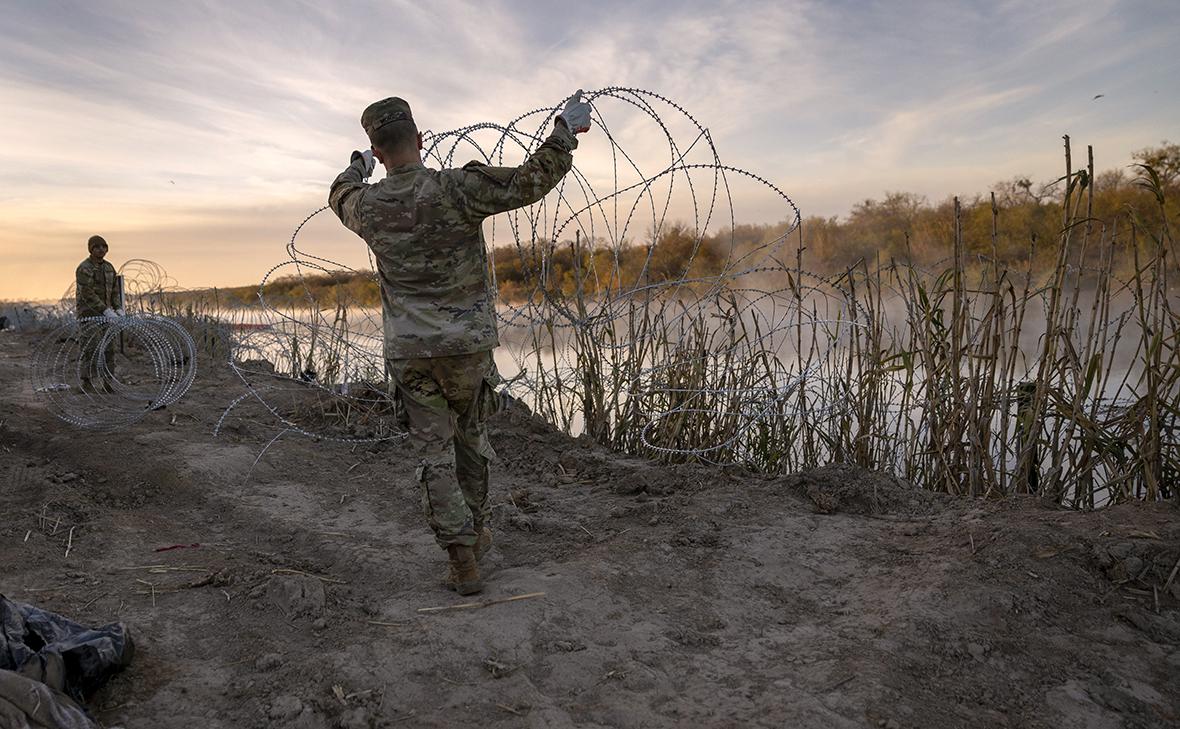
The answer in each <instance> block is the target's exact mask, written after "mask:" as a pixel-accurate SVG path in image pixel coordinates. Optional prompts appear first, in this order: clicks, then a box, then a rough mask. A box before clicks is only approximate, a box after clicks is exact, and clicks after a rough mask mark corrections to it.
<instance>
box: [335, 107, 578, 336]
mask: <svg viewBox="0 0 1180 729" xmlns="http://www.w3.org/2000/svg"><path fill="white" fill-rule="evenodd" d="M577 146H578V142H577V139H576V138H575V137H574V135H573V133H572V132H570V131H569V130H568V129H567V128H566V127H565V126H564V125H563V124H557V125H556V128H555V130H554V132H553V134H551V135H550V136H549V138H548V139H546V140H545V142H544V143H543V144H542V145H541V146H540V147H539V148H538V149H537V151H536V152H534V153H533V154H532V156H530V157H529V158H528V159H527V160H526V161H525V162H524V164H522V165H521V166H520V167H489V166H487V165H484V164H480V163H479V162H470V163H468V164H467V165H465V166H464V167H462V168H461V169H448V170H432V169H428V168H427V167H425V166H423V165H422V164H409V165H403V166H400V167H395V168H393V169H391V170H389V171H388V173H387V174H386V176H385V178H384V179H382V180H380V181H378V182H376V183H374V184H371V185H366V184H364V183H363V182H362V176H363V175H364V162H363V161H361V160H359V159H358V160H357V161H355V162H353V163H352V164H351V165H349V166H348V168H347V169H345V170H344V172H341V173H340V175H339V176H338V177H337V178H336V180H335V181H334V182H333V183H332V188H331V192H330V193H329V195H328V204H329V205H330V206H331V207H332V210H333V211H335V213H336V215H337V216H338V217H339V218H340V221H341V222H342V223H344V225H345V227H347V228H348V229H349V230H351V231H353V232H354V233H356V234H357V235H359V236H360V237H361V238H363V239H364V241H365V243H367V244H368V245H369V248H371V249H372V251H373V254H374V257H375V258H376V259H377V273H378V275H379V277H380V280H381V308H382V314H383V320H384V328H385V357H386V358H387V359H418V358H424V357H444V356H451V355H459V354H469V353H472V352H480V351H485V350H490V349H493V348H494V347H496V345H498V344H499V335H498V334H497V330H496V311H495V295H494V292H493V291H492V286H491V279H490V272H489V270H488V256H487V249H486V247H485V244H484V238H483V230H482V226H481V223H482V222H483V220H484V218H487V217H489V216H491V215H495V214H496V213H501V212H504V211H506V210H512V209H514V208H519V207H522V206H525V205H530V204H532V203H534V202H536V201H538V200H540V199H541V198H543V197H544V196H545V194H546V193H547V192H549V190H551V189H553V187H554V186H556V185H557V183H558V182H559V181H560V180H561V178H562V177H563V176H564V175H565V174H566V173H567V172H568V171H569V169H570V167H571V166H572V164H573V157H572V155H571V154H570V152H571V151H572V150H574V149H575V148H576V147H577Z"/></svg>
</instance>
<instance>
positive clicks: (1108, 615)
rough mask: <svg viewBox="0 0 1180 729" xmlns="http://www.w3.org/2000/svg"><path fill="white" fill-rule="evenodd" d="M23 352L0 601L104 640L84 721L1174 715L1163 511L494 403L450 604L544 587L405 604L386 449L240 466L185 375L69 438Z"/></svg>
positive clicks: (987, 721) (434, 586)
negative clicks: (606, 445) (592, 429)
mask: <svg viewBox="0 0 1180 729" xmlns="http://www.w3.org/2000/svg"><path fill="white" fill-rule="evenodd" d="M34 342H35V339H34V337H33V336H32V335H26V334H15V333H12V332H5V333H0V514H2V515H3V519H2V520H0V592H2V593H3V594H5V595H7V596H8V597H10V598H12V599H15V600H19V601H23V602H29V603H34V604H36V605H39V606H41V607H44V608H47V609H50V610H54V611H56V612H60V613H63V614H65V615H67V616H69V617H71V618H73V619H75V620H78V621H81V622H84V623H89V624H102V623H107V622H111V621H116V620H119V621H124V622H126V623H127V624H128V625H129V626H130V627H131V629H132V630H133V631H134V635H135V637H136V640H137V653H136V656H135V660H134V662H133V663H132V665H131V666H130V668H129V669H128V670H126V671H125V672H124V673H122V674H120V675H118V676H117V677H116V678H114V679H113V680H112V681H111V682H110V683H109V684H108V685H107V686H106V687H105V688H104V689H102V690H100V691H99V692H98V693H97V694H96V695H95V696H93V697H91V699H90V703H89V705H90V707H91V709H92V711H93V713H94V715H95V716H96V717H97V719H98V720H99V721H100V722H101V723H102V724H103V725H105V726H121V727H125V728H126V729H159V728H161V727H200V728H202V729H216V728H225V729H230V728H234V729H238V728H241V727H272V726H282V727H303V728H306V729H313V728H317V727H344V728H345V729H362V728H364V727H402V726H414V727H419V726H420V727H455V726H463V725H480V726H496V727H499V726H503V727H681V726H684V727H745V726H766V727H784V726H790V727H837V728H841V727H880V726H884V727H930V728H931V729H934V728H939V729H941V728H943V727H1089V728H1093V729H1100V728H1106V727H1110V728H1114V727H1162V726H1178V725H1180V680H1177V678H1176V677H1177V675H1180V577H1178V576H1177V575H1176V572H1177V569H1176V565H1177V563H1178V562H1180V519H1178V517H1180V510H1178V509H1177V507H1176V506H1175V505H1174V504H1134V505H1129V506H1120V507H1116V508H1112V509H1108V510H1105V511H1101V512H1098V513H1074V512H1069V511H1063V510H1059V509H1056V508H1052V507H1049V506H1046V505H1044V504H1042V503H1040V502H1038V501H1035V500H1032V499H1019V500H1012V501H1006V502H1003V503H998V502H985V501H973V500H962V499H951V498H947V497H938V496H934V495H931V494H927V493H924V492H920V491H915V490H913V489H912V488H910V487H909V486H908V485H907V484H906V483H904V482H902V481H899V480H898V479H895V478H893V477H892V476H887V475H882V474H875V473H871V472H867V471H863V470H860V469H857V468H854V467H851V466H843V465H833V466H828V467H826V468H822V469H819V470H817V471H813V472H810V473H805V474H795V475H791V476H788V477H781V478H764V477H759V476H755V475H750V474H748V473H744V472H742V471H739V470H736V469H723V468H714V467H706V466H698V465H692V466H675V467H664V466H659V465H655V464H652V463H649V462H646V461H643V460H640V459H635V458H628V457H622V456H619V455H617V454H614V453H611V452H609V451H606V450H604V449H602V448H600V447H598V446H596V445H594V444H593V443H591V442H589V441H588V440H587V439H571V438H568V437H566V436H564V435H562V434H560V433H557V432H555V431H553V430H552V429H551V428H549V427H547V426H546V425H545V424H544V423H542V422H539V421H538V420H535V419H533V418H532V417H531V416H529V415H528V414H527V413H523V412H520V411H509V412H506V413H502V414H500V415H498V416H497V417H496V419H495V422H494V424H493V445H494V447H495V449H496V451H497V452H498V453H499V456H500V460H499V462H498V463H497V464H495V467H494V470H493V497H492V499H493V503H494V504H495V507H494V520H493V527H494V530H495V538H496V546H495V549H494V550H493V551H492V553H491V554H490V555H489V556H488V558H487V561H486V564H485V568H484V573H485V581H486V589H485V592H484V593H483V594H482V595H480V596H479V599H480V600H496V599H499V598H507V597H512V596H519V595H528V594H531V593H543V595H539V596H535V597H530V598H527V599H521V600H517V601H513V602H503V603H499V604H494V605H489V606H486V607H482V608H475V609H460V610H447V611H437V612H420V609H421V608H434V607H446V606H454V605H457V604H460V603H464V602H468V601H469V599H468V598H459V597H457V596H456V595H454V593H450V592H448V591H446V590H445V589H443V587H442V586H441V577H442V574H443V571H444V553H443V552H442V551H441V550H440V549H439V548H438V547H437V546H436V545H435V543H434V542H433V540H432V538H431V536H430V534H429V532H428V530H427V528H426V526H425V524H424V521H423V518H422V517H421V515H420V513H419V501H418V498H419V497H418V493H417V492H416V489H415V485H414V481H413V472H414V467H415V463H414V461H413V458H412V457H411V455H410V453H409V452H408V451H407V450H406V449H405V448H404V447H403V446H401V445H397V444H382V445H375V446H373V445H364V446H352V445H345V444H340V443H334V442H330V441H327V440H320V441H315V440H311V439H308V438H303V437H298V436H294V435H292V434H286V435H284V436H283V437H281V438H279V439H278V440H277V441H275V442H274V443H273V444H272V445H271V446H270V447H269V448H268V449H266V450H265V452H264V453H263V448H264V446H266V445H267V443H268V442H270V441H271V440H272V439H273V438H274V437H275V435H276V434H278V433H279V431H280V428H276V427H275V426H274V424H273V423H272V422H271V421H270V420H269V419H268V418H267V417H266V414H265V412H264V411H262V409H261V408H258V407H256V406H250V405H248V404H244V405H243V406H242V407H241V408H240V409H238V410H235V411H234V414H233V415H232V416H231V418H230V419H228V420H227V428H226V429H225V430H224V431H223V432H222V434H221V435H220V437H218V438H214V437H213V436H212V431H213V427H214V424H215V423H216V421H217V419H218V418H219V417H220V416H221V414H222V411H223V409H224V408H225V406H226V405H227V404H229V402H230V401H231V400H233V398H235V397H237V396H238V395H239V394H241V392H242V390H241V387H240V384H238V383H237V382H236V380H235V379H234V378H233V377H232V375H231V374H230V373H229V372H228V371H226V369H225V368H224V366H218V365H216V364H213V363H209V362H202V363H201V372H200V375H199V377H198V379H197V383H196V385H195V386H194V388H193V390H192V391H191V392H190V393H189V394H188V395H187V396H186V397H185V398H184V399H183V400H182V401H181V402H180V403H178V404H176V405H174V406H172V407H170V408H168V409H167V410H163V411H159V412H153V413H150V414H149V416H148V417H147V418H145V419H144V420H142V421H141V422H139V423H137V424H136V425H134V426H132V427H128V428H125V429H123V430H120V431H118V432H113V433H98V432H88V431H80V430H76V429H74V428H72V427H70V426H67V425H66V424H64V423H62V422H60V421H58V420H57V419H56V418H54V417H53V416H52V415H51V414H50V413H48V412H47V411H46V410H45V409H44V407H43V406H42V404H41V403H40V402H39V401H38V399H37V397H36V396H35V395H34V393H32V392H31V390H30V389H29V387H28V385H27V384H26V381H25V377H26V375H27V368H28V362H29V354H30V350H31V347H32V345H33V343H34ZM260 453H262V455H261V457H259V455H260ZM170 547H175V548H172V549H166V548H170ZM161 550H164V551H161Z"/></svg>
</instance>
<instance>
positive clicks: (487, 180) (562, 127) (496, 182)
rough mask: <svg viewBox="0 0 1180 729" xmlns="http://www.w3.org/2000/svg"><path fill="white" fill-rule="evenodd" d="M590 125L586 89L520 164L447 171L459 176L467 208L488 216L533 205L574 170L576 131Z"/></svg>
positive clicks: (570, 101) (473, 165)
mask: <svg viewBox="0 0 1180 729" xmlns="http://www.w3.org/2000/svg"><path fill="white" fill-rule="evenodd" d="M588 129H590V105H589V104H587V103H586V102H584V101H582V90H581V89H579V90H578V91H577V93H575V94H574V95H573V96H571V97H570V98H569V99H568V100H567V101H566V104H565V108H564V109H563V110H562V112H561V114H559V115H558V117H557V119H556V121H555V122H554V124H553V133H552V134H550V135H549V138H548V139H546V140H545V142H544V143H542V144H541V146H540V147H538V148H537V151H535V152H533V154H532V155H531V156H530V157H529V158H528V159H527V160H525V162H524V164H522V165H521V166H519V167H490V166H488V165H485V164H481V163H479V162H469V163H468V164H467V165H465V166H464V167H463V168H462V169H459V170H448V171H447V172H446V173H445V174H447V175H448V176H453V177H457V180H456V181H457V182H458V187H459V190H460V192H461V194H462V196H463V198H464V201H465V203H466V207H467V211H468V213H469V214H470V215H472V216H473V217H476V218H486V217H488V216H490V215H495V214H496V213H502V212H504V211H506V210H513V209H515V208H519V207H524V206H525V205H531V204H533V203H535V202H537V201H538V200H540V199H541V198H543V197H545V194H546V193H548V192H549V191H550V190H552V189H553V188H554V187H556V186H557V183H558V182H560V181H561V178H562V177H564V176H565V174H566V173H567V172H569V171H570V167H572V166H573V163H574V158H573V155H572V154H571V152H573V150H575V149H577V148H578V139H577V137H576V136H575V135H576V134H581V133H582V132H585V131H587V130H588Z"/></svg>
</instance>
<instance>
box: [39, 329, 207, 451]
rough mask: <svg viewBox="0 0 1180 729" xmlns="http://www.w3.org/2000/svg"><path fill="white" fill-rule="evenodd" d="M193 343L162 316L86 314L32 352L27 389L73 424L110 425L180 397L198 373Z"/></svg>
mask: <svg viewBox="0 0 1180 729" xmlns="http://www.w3.org/2000/svg"><path fill="white" fill-rule="evenodd" d="M196 360H197V355H196V345H195V344H194V342H193V338H192V336H191V335H190V334H189V333H188V331H186V330H185V329H184V328H183V327H182V326H180V324H178V323H177V322H176V321H174V320H172V319H168V318H165V317H160V316H154V315H147V316H121V317H111V318H107V317H101V316H100V317H87V318H83V319H80V320H77V321H68V322H66V323H64V324H61V325H59V326H57V327H56V328H54V329H52V330H50V331H49V333H48V334H47V335H46V336H45V337H44V338H43V339H42V340H41V343H40V344H39V346H38V347H37V349H36V351H35V352H34V356H33V366H32V368H31V379H32V387H33V392H34V393H36V394H37V396H38V397H39V398H40V399H41V401H42V402H43V403H45V405H46V407H47V408H48V409H49V410H50V411H51V412H53V413H54V414H55V415H56V416H57V417H59V418H61V419H62V420H64V421H65V422H67V423H70V424H71V425H75V426H77V427H79V428H86V429H93V430H114V429H117V428H121V427H124V426H127V425H130V424H132V423H134V422H136V421H137V420H139V419H141V418H143V417H144V416H145V415H146V414H147V413H149V412H151V411H153V410H158V409H161V408H164V407H167V406H168V405H171V404H172V403H174V402H176V401H177V400H179V399H180V398H181V397H183V396H184V394H185V393H186V392H187V391H188V389H189V387H190V386H191V385H192V384H193V380H194V379H195V378H196V372H197V370H196Z"/></svg>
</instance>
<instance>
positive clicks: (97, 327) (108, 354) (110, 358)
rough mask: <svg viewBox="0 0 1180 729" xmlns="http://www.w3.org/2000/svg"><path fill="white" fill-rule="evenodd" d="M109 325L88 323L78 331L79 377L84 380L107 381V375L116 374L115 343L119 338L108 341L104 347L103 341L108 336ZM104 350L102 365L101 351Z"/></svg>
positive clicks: (94, 322) (99, 322)
mask: <svg viewBox="0 0 1180 729" xmlns="http://www.w3.org/2000/svg"><path fill="white" fill-rule="evenodd" d="M107 330H108V325H107V324H106V323H105V322H101V321H98V322H96V321H87V322H85V323H83V324H82V325H81V326H80V327H79V331H78V355H79V361H78V368H79V375H80V376H81V377H82V379H84V380H105V379H107V377H105V375H110V376H114V374H115V341H116V339H117V337H111V338H110V339H109V340H107V343H106V346H105V347H102V339H103V337H104V336H105V335H106V333H107ZM100 348H101V349H102V350H103V351H102V358H101V363H100V358H99V349H100Z"/></svg>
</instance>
